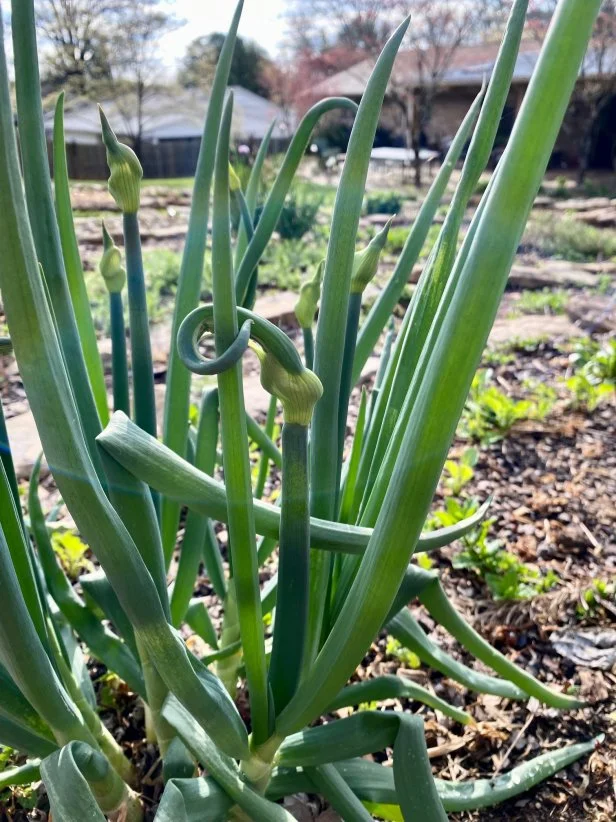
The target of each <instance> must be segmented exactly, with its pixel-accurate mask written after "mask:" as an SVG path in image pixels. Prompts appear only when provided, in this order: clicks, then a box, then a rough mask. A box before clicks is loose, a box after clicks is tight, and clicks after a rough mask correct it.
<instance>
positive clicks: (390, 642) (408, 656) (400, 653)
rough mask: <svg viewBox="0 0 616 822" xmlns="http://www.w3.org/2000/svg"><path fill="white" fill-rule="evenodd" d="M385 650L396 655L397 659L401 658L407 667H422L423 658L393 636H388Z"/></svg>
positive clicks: (390, 654) (391, 654)
mask: <svg viewBox="0 0 616 822" xmlns="http://www.w3.org/2000/svg"><path fill="white" fill-rule="evenodd" d="M385 651H386V653H387V654H388V655H389V656H395V657H396V659H399V660H400V662H401V663H402V664H403V665H406V667H407V668H413V669H416V668H420V667H421V660H420V659H419V657H418V656H417V654H415V653H413V651H409V649H408V648H405V647H404V646H403V645H401V644H400V643H399V642H398V640H397V639H395V638H394V637H393V636H388V637H387V644H386V646H385Z"/></svg>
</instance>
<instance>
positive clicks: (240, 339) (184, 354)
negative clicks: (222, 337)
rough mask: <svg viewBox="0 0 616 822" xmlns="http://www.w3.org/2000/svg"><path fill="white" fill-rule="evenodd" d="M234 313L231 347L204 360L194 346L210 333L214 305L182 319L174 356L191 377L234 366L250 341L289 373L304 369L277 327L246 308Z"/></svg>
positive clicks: (221, 370)
mask: <svg viewBox="0 0 616 822" xmlns="http://www.w3.org/2000/svg"><path fill="white" fill-rule="evenodd" d="M236 311H237V319H238V323H241V326H240V330H239V331H238V334H237V336H236V338H235V339H234V340H233V342H232V343H231V345H230V346H229V347H228V348H227V349H226V350H225V351H224V352H223V353H222V354H220V355H219V356H217V357H214V358H213V359H210V358H208V357H204V356H203V354H202V353H201V352H200V351H199V348H198V346H199V341H200V340H201V339H202V337H203V336H204V334H206V333H212V332H213V331H214V306H213V305H212V304H211V303H208V304H207V305H204V306H200V307H199V308H196V309H195V310H194V311H191V312H190V314H188V315H187V316H186V318H185V319H184V321H183V322H182V324H181V326H180V329H179V331H178V336H177V351H178V356H179V357H180V359H181V360H182V362H183V363H184V365H185V366H186V368H188V369H189V370H190V371H192V372H193V373H195V374H205V375H210V376H211V375H214V374H221V373H222V372H223V371H226V370H227V369H228V368H231V367H232V366H233V365H235V363H236V362H237V361H238V360H239V359H240V357H241V356H242V355H243V354H244V352H245V351H246V349H247V348H248V345H249V341H250V339H251V338H252V339H253V340H255V342H257V343H259V345H261V346H262V348H263V349H264V350H265V351H267V352H268V353H269V354H271V355H272V356H273V357H275V358H276V359H277V360H278V362H279V363H280V365H281V366H282V367H283V368H284V369H285V370H286V371H288V372H289V373H290V374H300V373H301V372H302V371H304V370H305V369H304V365H303V363H302V361H301V359H300V356H299V354H298V353H297V350H296V349H295V346H294V345H293V343H292V342H291V340H290V339H289V338H288V337H287V335H286V334H285V333H284V332H283V331H281V330H280V328H278V327H277V326H275V325H274V324H273V323H271V322H269V320H265V319H263V317H259V316H258V315H257V314H255V313H254V312H252V311H249V310H248V309H247V308H237V309H236Z"/></svg>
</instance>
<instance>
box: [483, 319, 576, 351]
mask: <svg viewBox="0 0 616 822" xmlns="http://www.w3.org/2000/svg"><path fill="white" fill-rule="evenodd" d="M579 336H580V329H579V328H578V327H577V326H576V325H575V324H574V323H573V322H572V320H570V319H569V318H568V317H566V316H564V315H562V314H555V315H550V314H548V315H544V314H523V315H522V316H520V317H508V318H502V319H500V318H499V319H497V320H496V322H495V323H494V326H493V327H492V331H491V333H490V338H489V342H490V343H491V344H492V345H494V344H496V345H499V344H501V345H502V344H503V343H508V342H511V341H512V340H516V339H518V340H529V339H537V338H540V337H547V338H548V339H550V340H554V339H569V338H571V337H579Z"/></svg>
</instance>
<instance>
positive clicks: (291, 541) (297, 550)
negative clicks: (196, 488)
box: [269, 423, 310, 713]
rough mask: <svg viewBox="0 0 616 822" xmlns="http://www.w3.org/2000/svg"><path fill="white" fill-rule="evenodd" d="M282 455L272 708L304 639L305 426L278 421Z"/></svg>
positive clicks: (297, 669) (291, 681) (289, 690)
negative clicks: (280, 424)
mask: <svg viewBox="0 0 616 822" xmlns="http://www.w3.org/2000/svg"><path fill="white" fill-rule="evenodd" d="M282 458H283V467H282V503H281V506H280V553H279V559H278V599H277V602H276V618H275V620H274V642H273V645H272V657H271V660H270V668H269V681H270V684H271V687H272V695H273V697H274V705H275V708H276V712H277V713H280V711H282V709H283V708H284V707H285V706H286V705H287V703H288V702H289V700H290V699H291V697H292V696H293V694H294V692H295V689H296V688H297V683H298V681H299V677H300V673H301V667H302V659H303V654H304V645H305V639H306V622H307V616H308V568H309V551H310V511H309V503H308V429H307V427H306V426H304V425H297V424H296V423H285V424H284V425H283V427H282Z"/></svg>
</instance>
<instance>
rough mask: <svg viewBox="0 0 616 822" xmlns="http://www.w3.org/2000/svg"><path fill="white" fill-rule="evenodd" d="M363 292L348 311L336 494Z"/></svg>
mask: <svg viewBox="0 0 616 822" xmlns="http://www.w3.org/2000/svg"><path fill="white" fill-rule="evenodd" d="M361 298H362V294H361V292H360V293H357V292H352V293H351V295H350V296H349V308H348V312H347V322H346V332H345V335H344V355H343V358H342V373H341V375H340V399H339V403H338V480H337V482H336V495H337V497H338V495H339V488H340V476H341V473H342V457H343V453H344V440H345V435H346V424H347V416H348V413H349V399H350V397H351V389H352V387H353V383H352V379H353V359H354V357H355V342H356V340H357V329H358V327H359V317H360V314H361ZM336 509H338V499H336Z"/></svg>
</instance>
